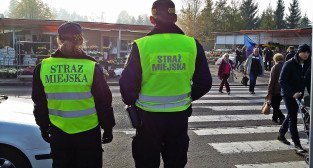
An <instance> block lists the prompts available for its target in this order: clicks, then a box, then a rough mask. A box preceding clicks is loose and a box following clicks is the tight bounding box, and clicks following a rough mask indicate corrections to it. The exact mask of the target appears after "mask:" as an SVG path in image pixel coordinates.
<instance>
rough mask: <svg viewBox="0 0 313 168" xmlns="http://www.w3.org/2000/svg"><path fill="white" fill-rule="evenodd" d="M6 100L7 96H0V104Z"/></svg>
mask: <svg viewBox="0 0 313 168" xmlns="http://www.w3.org/2000/svg"><path fill="white" fill-rule="evenodd" d="M7 99H8V96H5V95H0V103H2V102H4V101H5V100H7Z"/></svg>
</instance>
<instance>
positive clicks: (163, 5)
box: [151, 0, 177, 22]
mask: <svg viewBox="0 0 313 168" xmlns="http://www.w3.org/2000/svg"><path fill="white" fill-rule="evenodd" d="M151 13H152V16H153V17H154V18H155V19H156V20H159V21H161V22H175V21H176V17H177V15H176V10H175V4H174V2H172V1H171V0H156V1H154V3H153V5H152V8H151Z"/></svg>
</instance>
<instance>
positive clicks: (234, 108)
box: [192, 105, 286, 111]
mask: <svg viewBox="0 0 313 168" xmlns="http://www.w3.org/2000/svg"><path fill="white" fill-rule="evenodd" d="M192 107H193V108H201V109H211V110H214V111H241V110H260V111H261V109H262V106H260V105H254V106H242V105H241V106H227V105H225V106H209V105H208V106H197V105H195V106H192ZM280 109H281V110H285V109H286V106H285V105H280Z"/></svg>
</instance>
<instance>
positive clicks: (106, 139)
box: [102, 128, 113, 144]
mask: <svg viewBox="0 0 313 168" xmlns="http://www.w3.org/2000/svg"><path fill="white" fill-rule="evenodd" d="M112 140H113V133H112V128H111V129H108V130H104V132H103V134H102V144H107V143H110V142H112Z"/></svg>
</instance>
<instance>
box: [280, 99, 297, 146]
mask: <svg viewBox="0 0 313 168" xmlns="http://www.w3.org/2000/svg"><path fill="white" fill-rule="evenodd" d="M284 101H285V105H286V108H287V111H288V114H287V117H286V119H285V120H284V122H283V124H282V125H281V127H280V129H279V133H280V135H281V136H285V134H286V133H287V131H288V128H289V131H290V134H291V139H292V141H293V142H294V144H295V145H300V140H299V133H298V128H297V122H298V104H297V102H296V100H295V99H294V98H289V97H284Z"/></svg>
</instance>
